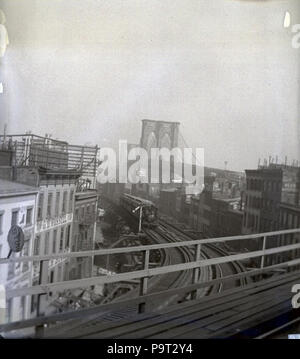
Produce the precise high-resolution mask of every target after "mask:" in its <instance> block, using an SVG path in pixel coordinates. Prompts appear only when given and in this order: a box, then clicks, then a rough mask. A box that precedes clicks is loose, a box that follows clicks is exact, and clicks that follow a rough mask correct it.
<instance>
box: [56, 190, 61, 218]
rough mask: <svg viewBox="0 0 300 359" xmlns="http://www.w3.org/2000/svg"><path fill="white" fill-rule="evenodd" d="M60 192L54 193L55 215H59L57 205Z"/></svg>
mask: <svg viewBox="0 0 300 359" xmlns="http://www.w3.org/2000/svg"><path fill="white" fill-rule="evenodd" d="M59 202H60V192H56V201H55V215H56V216H58V215H59V205H60V203H59Z"/></svg>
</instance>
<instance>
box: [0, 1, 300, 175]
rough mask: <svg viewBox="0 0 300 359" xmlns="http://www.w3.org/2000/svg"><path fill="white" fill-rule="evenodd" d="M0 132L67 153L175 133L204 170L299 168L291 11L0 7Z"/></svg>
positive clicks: (129, 5)
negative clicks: (2, 43)
mask: <svg viewBox="0 0 300 359" xmlns="http://www.w3.org/2000/svg"><path fill="white" fill-rule="evenodd" d="M0 8H2V9H3V10H4V12H5V14H6V18H7V22H6V27H7V29H8V34H9V40H10V44H9V46H8V48H7V52H6V55H5V57H4V58H0V82H3V87H4V93H3V94H0V130H1V131H2V130H3V127H4V123H7V124H8V132H10V133H24V132H25V131H27V130H31V131H32V132H33V133H36V134H39V135H44V134H45V133H51V134H52V136H53V138H59V139H63V140H64V139H65V140H67V141H69V142H71V143H76V144H98V145H100V146H113V147H116V145H117V142H118V140H119V139H127V140H128V142H129V143H137V142H138V141H139V139H140V133H141V120H142V119H152V120H158V121H159V120H162V121H174V122H180V123H181V125H180V129H181V133H182V135H183V136H184V138H185V140H186V141H187V142H188V143H189V144H190V145H191V146H192V147H204V149H205V165H206V166H208V167H217V168H224V162H225V161H227V169H232V170H244V169H246V168H256V167H257V163H258V159H259V158H261V159H263V158H266V159H268V158H269V156H272V157H274V158H275V157H276V156H278V157H279V159H280V161H284V158H285V156H288V160H289V161H292V160H293V159H295V160H298V159H299V154H300V149H299V136H300V127H299V100H300V96H299V60H300V49H298V50H297V49H293V48H292V46H291V39H292V36H293V34H292V33H291V29H285V28H284V27H283V22H284V15H285V12H286V11H287V10H288V11H289V12H290V13H291V21H292V24H295V23H300V2H299V0H286V1H285V0H282V1H281V0H278V1H263V2H259V1H237V0H210V1H207V0H190V1H188V2H183V1H179V0H173V1H170V0H165V1H158V0H153V1H146V0H130V1H129V0H125V1H124V0H113V1H111V0H105V1H104V0H44V1H39V0H26V1H21V2H20V1H17V0H0Z"/></svg>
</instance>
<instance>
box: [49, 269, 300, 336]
mask: <svg viewBox="0 0 300 359" xmlns="http://www.w3.org/2000/svg"><path fill="white" fill-rule="evenodd" d="M297 283H300V272H292V273H289V274H284V275H277V276H275V277H272V278H270V279H265V280H263V281H260V282H258V283H252V284H249V285H247V286H244V287H239V288H234V289H230V290H226V291H225V292H222V293H218V294H215V295H212V296H209V297H204V298H200V299H198V300H193V301H189V302H184V303H181V304H176V305H173V306H170V307H169V308H168V309H167V310H164V312H160V313H145V314H139V315H136V314H135V315H132V316H131V317H129V318H126V319H122V320H118V321H115V322H111V323H107V322H106V323H103V322H101V316H99V318H96V317H94V318H93V319H92V318H91V322H90V323H86V324H87V325H84V326H81V327H80V328H77V329H72V330H71V331H70V332H69V333H65V335H64V336H67V337H72V338H120V339H121V338H122V339H125V338H126V339H129V338H132V339H137V338H157V339H168V338H169V339H175V338H176V339H183V338H187V339H193V338H228V337H232V336H240V337H243V336H244V337H255V336H256V335H257V334H259V333H260V329H259V328H260V326H261V325H264V326H265V327H266V326H267V325H274V320H277V322H276V325H278V324H279V322H280V325H282V324H284V321H287V320H288V318H290V316H291V315H292V316H293V317H295V316H297V315H298V316H299V310H296V309H293V308H292V305H291V299H292V296H293V293H292V292H291V288H292V286H293V285H294V284H297ZM271 320H272V323H271V322H270V321H271ZM245 331H247V332H245ZM52 333H53V331H52Z"/></svg>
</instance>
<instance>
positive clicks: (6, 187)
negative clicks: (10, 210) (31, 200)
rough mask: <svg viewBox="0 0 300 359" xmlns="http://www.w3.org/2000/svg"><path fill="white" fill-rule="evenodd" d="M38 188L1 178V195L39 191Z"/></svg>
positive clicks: (7, 195) (9, 195) (8, 195)
mask: <svg viewBox="0 0 300 359" xmlns="http://www.w3.org/2000/svg"><path fill="white" fill-rule="evenodd" d="M37 192H38V188H36V187H31V186H28V185H26V184H22V183H17V182H12V181H7V180H4V179H0V197H12V196H17V195H24V194H32V193H37Z"/></svg>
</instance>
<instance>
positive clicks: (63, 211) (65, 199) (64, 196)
mask: <svg viewBox="0 0 300 359" xmlns="http://www.w3.org/2000/svg"><path fill="white" fill-rule="evenodd" d="M67 196H68V192H67V191H64V193H63V203H62V213H66V209H67Z"/></svg>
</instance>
